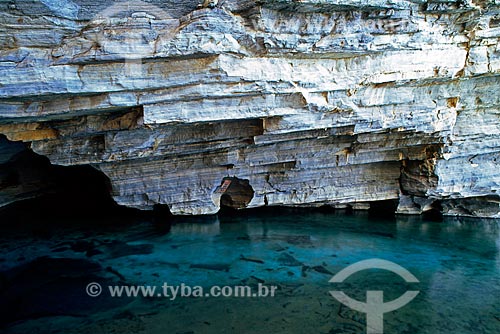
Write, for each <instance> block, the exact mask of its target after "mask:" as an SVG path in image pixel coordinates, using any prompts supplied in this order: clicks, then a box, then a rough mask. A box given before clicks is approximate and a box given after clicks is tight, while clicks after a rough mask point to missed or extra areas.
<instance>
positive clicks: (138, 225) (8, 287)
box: [0, 210, 500, 334]
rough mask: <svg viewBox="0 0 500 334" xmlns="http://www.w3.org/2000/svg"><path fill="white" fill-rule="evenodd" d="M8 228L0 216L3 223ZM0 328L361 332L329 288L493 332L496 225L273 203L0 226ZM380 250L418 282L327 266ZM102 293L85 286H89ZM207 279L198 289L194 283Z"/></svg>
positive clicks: (417, 318) (498, 289)
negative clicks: (262, 209) (247, 291)
mask: <svg viewBox="0 0 500 334" xmlns="http://www.w3.org/2000/svg"><path fill="white" fill-rule="evenodd" d="M5 226H8V224H5ZM2 229H3V230H2V231H1V232H2V233H1V236H0V249H1V250H2V253H1V255H0V271H1V273H0V289H1V290H0V291H1V295H0V296H1V299H0V300H1V302H0V308H1V309H0V311H1V313H2V316H1V317H0V320H1V322H0V326H2V327H0V328H2V330H3V331H4V332H5V333H92V334H96V333H183V334H188V333H330V334H333V333H366V315H365V314H364V313H361V312H358V311H354V310H352V309H350V308H349V307H347V306H344V305H342V304H340V303H339V302H338V301H337V300H336V299H334V298H333V297H331V296H330V294H329V291H330V290H342V291H344V292H345V293H346V294H347V295H349V296H351V297H352V298H354V299H357V300H360V301H363V302H364V301H365V300H366V291H367V290H381V291H384V298H385V299H384V300H385V301H390V300H393V299H395V298H397V297H399V296H400V295H402V294H403V293H404V292H405V291H407V290H418V291H420V292H419V294H418V295H417V297H416V298H415V299H414V300H413V301H411V302H410V303H408V304H407V305H406V306H404V307H402V308H400V309H398V310H396V311H393V312H390V313H386V314H384V316H383V324H384V333H408V334H410V333H411V334H416V333H455V334H456V333H459V334H465V333H500V224H499V222H498V221H495V220H474V219H464V218H461V219H445V220H444V221H443V222H432V221H425V220H422V219H421V218H415V217H397V218H395V219H372V218H370V217H368V215H366V214H354V215H346V214H343V213H321V212H311V211H288V210H283V211H274V212H268V213H266V214H263V213H250V214H248V215H246V216H229V217H220V218H218V217H211V218H204V219H202V218H191V219H187V218H179V219H177V222H175V224H173V225H172V226H171V227H168V226H167V225H162V224H161V223H160V224H158V223H155V224H153V223H152V222H151V221H149V220H148V219H145V218H129V219H127V220H126V221H118V222H114V223H109V222H108V223H105V222H100V221H98V220H96V221H92V222H88V221H84V220H78V219H74V220H73V221H66V222H62V223H59V224H54V225H53V226H52V225H51V226H40V225H39V224H31V225H29V226H28V227H26V226H22V225H21V226H15V227H9V228H6V227H3V228H2ZM372 258H379V259H384V260H387V261H392V262H394V263H396V264H399V265H400V266H402V267H404V268H405V269H407V270H408V271H409V272H411V273H412V274H413V275H414V276H415V277H416V278H417V279H418V280H419V283H406V282H405V281H404V280H403V279H402V278H401V277H399V276H398V275H396V274H394V273H391V272H388V271H384V270H380V269H369V270H364V271H361V272H358V273H356V274H353V275H352V276H351V277H349V278H348V279H347V280H346V281H345V282H344V283H340V284H337V283H330V282H329V280H330V279H331V277H332V276H333V275H334V274H336V273H338V272H339V271H341V270H342V269H344V268H346V267H347V266H349V265H351V264H353V263H356V262H358V261H362V260H367V259H372ZM93 282H96V283H99V284H100V285H101V286H102V287H103V292H102V294H101V295H100V296H99V297H94V298H92V297H89V296H88V295H87V294H86V291H85V289H86V286H87V285H88V284H89V283H93ZM164 282H167V283H168V284H169V285H171V286H174V285H180V284H182V283H184V284H186V285H189V286H191V287H194V286H201V287H203V288H205V289H210V287H212V286H226V285H227V286H236V285H248V286H250V287H252V288H254V289H257V287H258V284H259V283H260V284H261V285H265V286H269V287H270V286H276V288H277V290H276V295H275V296H274V297H261V298H237V297H201V298H194V297H189V298H187V297H186V298H180V297H178V298H176V299H175V300H170V299H169V298H164V297H158V296H155V297H148V298H142V297H137V298H133V297H130V298H128V297H122V298H112V297H110V296H109V291H108V290H107V289H108V288H107V287H108V286H109V285H148V286H158V287H161V286H162V285H163V283H164ZM205 291H206V290H205Z"/></svg>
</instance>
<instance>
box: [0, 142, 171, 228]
mask: <svg viewBox="0 0 500 334" xmlns="http://www.w3.org/2000/svg"><path fill="white" fill-rule="evenodd" d="M110 191H111V183H110V180H109V179H108V177H107V176H106V175H104V174H103V173H102V172H100V171H99V170H97V169H96V168H94V167H92V166H90V165H81V166H59V165H52V164H51V163H50V161H49V159H48V158H46V157H44V156H40V155H38V154H36V153H34V152H33V151H32V150H30V149H29V148H28V146H27V145H26V144H23V143H19V142H11V141H8V140H7V139H6V138H5V137H4V136H0V194H1V196H0V205H3V206H1V207H0V217H1V219H0V220H1V222H2V223H4V222H6V223H7V222H8V224H9V225H12V224H16V223H22V222H30V221H31V222H44V223H48V222H55V221H61V220H74V219H87V220H89V221H90V223H91V221H92V220H93V219H95V220H97V217H101V218H102V217H109V218H115V217H120V216H129V217H131V216H134V215H138V214H143V213H139V212H138V210H134V209H128V208H124V207H120V206H118V205H117V204H116V203H115V201H114V200H113V198H112V197H111V195H110ZM162 212H163V211H162ZM101 218H99V220H101Z"/></svg>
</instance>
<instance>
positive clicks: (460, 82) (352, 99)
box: [0, 0, 500, 217]
mask: <svg viewBox="0 0 500 334" xmlns="http://www.w3.org/2000/svg"><path fill="white" fill-rule="evenodd" d="M197 4H198V2H197V1H182V0H181V1H159V0H154V1H147V2H141V1H133V2H132V1H125V2H120V1H110V0H104V1H100V2H99V3H96V2H95V1H90V0H71V1H70V0H58V1H46V0H31V1H16V0H14V1H13V0H9V1H7V0H0V46H1V48H0V134H3V135H4V136H5V137H6V138H7V139H8V140H9V142H7V141H6V140H0V158H1V160H0V163H6V162H7V161H8V160H9V157H10V156H9V154H10V153H9V152H12V151H13V149H12V146H11V145H14V144H13V143H12V142H17V141H22V142H25V143H27V144H28V145H29V146H30V147H31V149H32V150H33V151H34V152H36V153H38V154H39V155H43V156H46V157H47V158H49V159H50V161H51V163H52V164H56V165H63V166H72V165H86V164H90V165H92V166H93V167H95V168H96V169H98V170H100V171H102V172H103V173H104V174H105V175H106V176H107V177H108V178H109V180H110V182H111V187H112V189H111V192H112V196H113V198H114V199H115V201H116V202H117V203H118V204H121V205H125V206H129V207H135V208H140V209H151V208H152V207H153V206H154V205H156V204H165V205H168V207H169V208H170V210H171V211H172V213H174V214H212V213H215V212H217V211H218V210H219V201H214V200H213V194H214V192H215V191H216V190H217V189H219V188H220V186H221V185H222V182H223V179H224V178H226V177H237V178H238V179H242V180H248V182H249V185H250V186H251V187H252V189H253V191H254V193H253V198H252V199H251V201H250V202H249V203H248V207H258V206H264V205H286V206H320V205H331V206H336V207H345V206H346V205H351V206H353V207H355V208H356V207H366V205H367V204H368V203H370V202H374V201H382V200H398V201H399V207H398V212H400V213H422V212H424V211H427V210H431V209H432V208H435V207H436V206H439V207H440V208H441V209H442V210H443V212H444V213H445V214H451V215H468V216H483V217H500V199H499V196H498V194H497V191H498V190H499V189H500V169H499V164H500V161H499V158H500V118H499V116H500V109H499V105H500V94H498V91H499V87H500V77H499V75H500V48H499V43H498V41H499V37H500V2H498V0H489V1H442V0H437V1H419V0H413V1H404V0H392V1H384V0H348V1H337V0H322V1H320V0H307V1H291V0H288V1H286V0H274V1H273V0H262V1H251V0H246V1H236V0H225V1H219V4H218V6H217V7H216V8H214V9H209V8H204V9H197ZM16 145H17V144H16ZM14 151H15V150H14ZM4 160H5V161H4ZM1 166H2V165H0V167H1ZM0 175H2V174H1V173H0ZM0 181H1V180H0ZM8 187H9V185H8V184H6V183H4V182H0V192H2V193H5V192H8ZM0 198H1V199H2V203H3V204H5V203H8V202H12V198H9V196H0ZM2 203H0V205H1V204H2Z"/></svg>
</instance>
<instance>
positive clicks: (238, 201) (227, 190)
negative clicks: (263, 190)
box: [214, 177, 254, 209]
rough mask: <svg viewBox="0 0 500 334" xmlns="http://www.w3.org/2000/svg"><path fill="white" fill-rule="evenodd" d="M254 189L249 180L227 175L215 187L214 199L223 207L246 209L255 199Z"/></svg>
mask: <svg viewBox="0 0 500 334" xmlns="http://www.w3.org/2000/svg"><path fill="white" fill-rule="evenodd" d="M253 196H254V190H253V188H252V186H251V185H250V182H249V181H248V180H243V179H239V178H237V177H225V178H223V179H222V182H221V185H220V186H218V187H217V188H216V189H215V192H214V201H215V202H216V203H218V204H219V207H220V208H221V209H225V208H229V209H244V208H246V207H247V206H248V204H249V203H250V201H251V200H252V199H253Z"/></svg>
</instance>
